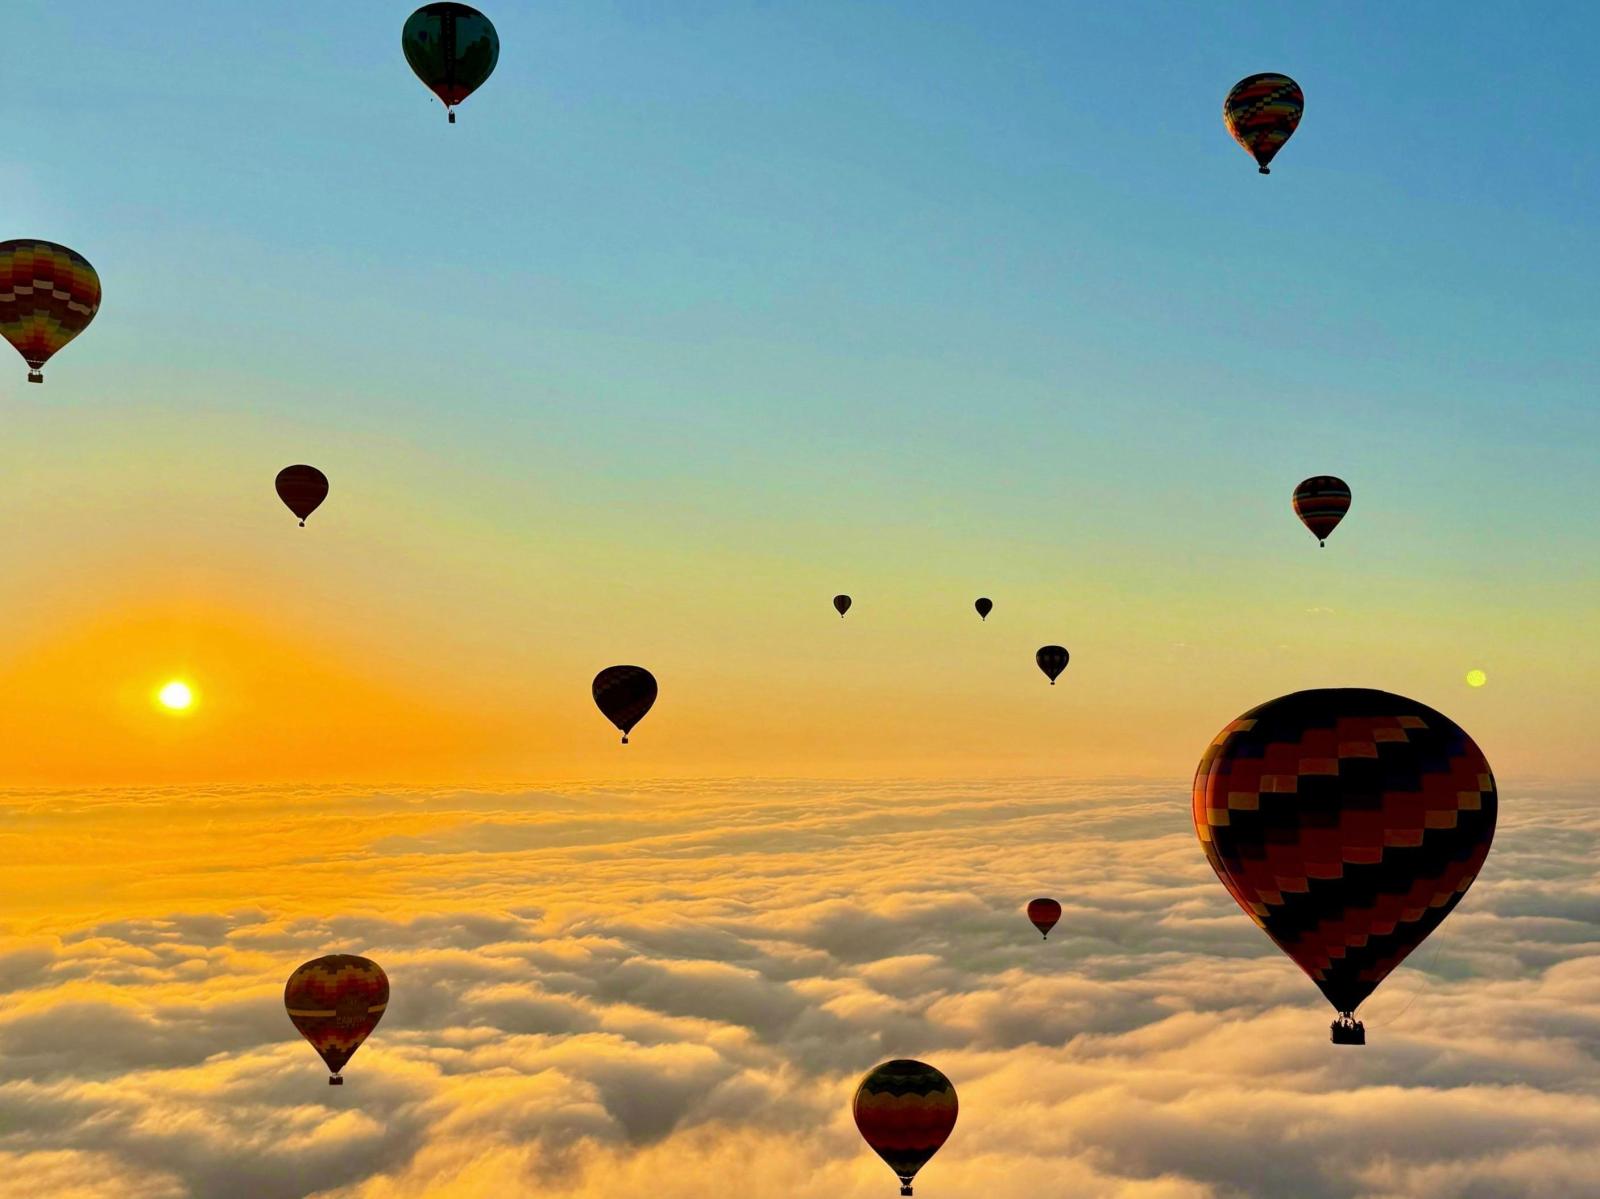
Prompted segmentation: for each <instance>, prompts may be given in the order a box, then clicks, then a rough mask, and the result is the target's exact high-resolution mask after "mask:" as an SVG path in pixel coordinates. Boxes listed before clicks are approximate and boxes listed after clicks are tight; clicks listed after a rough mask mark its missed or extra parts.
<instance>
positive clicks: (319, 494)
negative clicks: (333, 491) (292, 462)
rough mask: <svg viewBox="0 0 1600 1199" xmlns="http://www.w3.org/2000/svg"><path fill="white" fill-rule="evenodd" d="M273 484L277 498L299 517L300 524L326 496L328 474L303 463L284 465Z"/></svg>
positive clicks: (304, 521) (303, 522)
mask: <svg viewBox="0 0 1600 1199" xmlns="http://www.w3.org/2000/svg"><path fill="white" fill-rule="evenodd" d="M273 485H274V486H275V487H277V489H278V498H279V499H280V500H282V501H283V503H284V506H285V507H287V508H288V509H289V511H290V512H293V513H294V514H295V515H296V516H298V517H299V518H300V523H301V525H304V524H305V523H306V517H308V516H310V515H311V514H312V513H313V512H315V511H316V510H317V509H318V508H319V507H321V506H322V501H323V500H325V499H327V498H328V476H327V475H325V474H323V473H322V472H321V471H320V470H318V469H317V468H316V467H314V466H306V465H305V464H304V463H302V464H300V465H298V466H286V467H284V468H283V469H282V470H280V471H279V472H278V477H277V479H276V480H275V481H274V484H273Z"/></svg>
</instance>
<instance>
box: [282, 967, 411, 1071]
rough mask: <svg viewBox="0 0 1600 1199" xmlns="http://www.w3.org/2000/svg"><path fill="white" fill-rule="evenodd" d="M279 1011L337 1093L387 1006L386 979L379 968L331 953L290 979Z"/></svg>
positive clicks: (297, 972) (298, 970) (285, 986)
mask: <svg viewBox="0 0 1600 1199" xmlns="http://www.w3.org/2000/svg"><path fill="white" fill-rule="evenodd" d="M283 1006H284V1007H285V1008H286V1009H287V1010H288V1012H289V1019H290V1020H292V1021H294V1026H295V1027H296V1028H297V1029H299V1030H300V1035H301V1036H302V1037H304V1038H305V1039H306V1040H308V1041H310V1042H311V1048H313V1049H315V1050H316V1051H317V1053H319V1054H320V1055H321V1056H322V1060H323V1061H324V1062H326V1063H327V1065H328V1070H329V1075H328V1085H329V1086H330V1087H340V1086H343V1085H344V1079H343V1078H342V1077H341V1076H340V1074H339V1072H340V1071H341V1070H343V1069H344V1064H345V1063H346V1062H348V1061H349V1060H350V1058H351V1056H352V1055H354V1053H355V1051H356V1050H357V1049H360V1048H361V1042H363V1041H365V1040H366V1039H367V1037H368V1036H369V1035H371V1033H372V1030H373V1029H375V1028H377V1027H378V1021H379V1020H382V1019H383V1012H384V1009H385V1008H386V1007H388V1006H389V979H388V977H387V976H386V975H385V974H384V973H383V971H382V969H380V968H379V966H378V963H376V962H372V961H368V960H367V959H366V958H359V957H356V956H355V955H354V954H349V953H330V954H329V955H328V956H327V957H321V958H316V959H314V960H312V961H309V962H307V963H306V964H305V965H303V966H301V967H300V968H299V969H297V970H296V971H295V972H294V973H293V974H291V975H290V976H289V981H288V982H287V983H285V984H284V988H283Z"/></svg>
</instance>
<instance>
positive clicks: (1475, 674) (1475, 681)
mask: <svg viewBox="0 0 1600 1199" xmlns="http://www.w3.org/2000/svg"><path fill="white" fill-rule="evenodd" d="M1488 681H1489V676H1488V675H1486V674H1484V673H1483V671H1481V670H1469V671H1467V686H1468V687H1482V686H1483V685H1484V684H1485V683H1487V682H1488Z"/></svg>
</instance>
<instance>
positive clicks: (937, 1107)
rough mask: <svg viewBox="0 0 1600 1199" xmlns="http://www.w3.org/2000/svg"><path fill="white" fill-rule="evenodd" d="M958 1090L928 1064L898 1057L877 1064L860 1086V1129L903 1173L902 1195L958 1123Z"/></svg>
mask: <svg viewBox="0 0 1600 1199" xmlns="http://www.w3.org/2000/svg"><path fill="white" fill-rule="evenodd" d="M956 1109H957V1104H956V1089H955V1088H954V1087H953V1086H951V1085H950V1080H949V1079H948V1078H946V1077H945V1076H944V1075H943V1074H941V1073H939V1071H937V1070H935V1069H934V1068H933V1067H932V1066H929V1065H927V1064H925V1063H923V1062H916V1061H911V1060H910V1059H909V1058H899V1059H897V1060H895V1061H892V1062H884V1063H883V1065H881V1066H876V1067H874V1068H873V1069H872V1071H871V1072H870V1073H869V1074H868V1075H867V1076H866V1077H865V1078H863V1079H862V1080H861V1085H860V1086H858V1087H857V1088H856V1098H855V1116H856V1127H857V1128H859V1129H860V1130H861V1136H862V1138H863V1139H864V1140H865V1141H866V1142H867V1144H868V1145H870V1146H872V1150H873V1152H874V1153H876V1154H877V1155H878V1156H879V1157H881V1158H883V1160H884V1161H886V1162H888V1163H889V1169H891V1170H893V1171H894V1172H895V1173H896V1174H898V1175H899V1176H900V1193H901V1194H902V1195H909V1194H911V1180H912V1179H913V1178H915V1177H916V1174H917V1171H918V1170H920V1169H922V1167H923V1166H925V1165H927V1164H928V1159H929V1158H930V1157H932V1156H933V1155H934V1154H935V1153H937V1152H939V1146H940V1145H943V1144H944V1143H945V1140H946V1139H947V1138H948V1137H949V1136H950V1130H951V1129H952V1128H954V1127H955V1126H956Z"/></svg>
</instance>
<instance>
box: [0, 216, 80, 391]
mask: <svg viewBox="0 0 1600 1199" xmlns="http://www.w3.org/2000/svg"><path fill="white" fill-rule="evenodd" d="M99 311H100V276H99V275H97V274H95V271H94V267H92V266H90V265H89V260H88V259H87V258H85V257H84V256H83V255H82V254H79V253H78V252H77V251H76V250H69V249H67V247H66V246H58V245H56V243H55V242H53V241H41V240H39V239H38V238H33V237H28V238H21V239H19V240H16V241H6V242H0V336H3V337H4V338H5V339H6V340H7V341H9V342H10V343H11V345H12V348H14V349H15V350H16V351H17V353H19V354H21V355H22V359H23V361H24V362H26V363H27V364H28V382H29V383H43V382H44V364H45V363H46V362H48V361H50V358H51V356H52V355H54V354H55V353H56V351H58V350H59V349H61V347H62V346H64V345H66V344H67V343H68V342H69V341H71V340H72V339H73V338H74V337H76V336H78V334H80V333H82V332H83V331H84V330H85V329H87V328H88V327H89V322H90V321H92V320H94V314H95V313H97V312H99Z"/></svg>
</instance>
